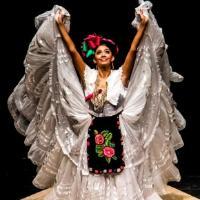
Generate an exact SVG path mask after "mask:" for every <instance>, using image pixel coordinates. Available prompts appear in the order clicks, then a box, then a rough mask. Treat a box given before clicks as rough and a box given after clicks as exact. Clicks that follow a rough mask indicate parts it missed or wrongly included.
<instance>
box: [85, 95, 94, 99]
mask: <svg viewBox="0 0 200 200" xmlns="http://www.w3.org/2000/svg"><path fill="white" fill-rule="evenodd" d="M93 96H94V94H93V93H90V94H89V95H87V96H86V97H85V101H89V100H90V99H92V98H93Z"/></svg>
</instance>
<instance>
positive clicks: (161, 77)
mask: <svg viewBox="0 0 200 200" xmlns="http://www.w3.org/2000/svg"><path fill="white" fill-rule="evenodd" d="M58 9H62V10H63V11H64V12H65V15H66V18H65V19H66V26H69V24H70V14H69V13H68V12H67V11H66V10H65V9H64V8H63V7H60V6H57V5H56V6H54V7H53V9H52V10H51V11H47V12H45V13H43V14H41V15H39V16H37V17H36V26H37V28H38V31H37V33H36V35H35V36H34V37H33V39H32V41H31V43H30V45H29V48H28V52H27V55H26V57H25V60H24V65H25V70H26V71H25V72H26V74H25V76H24V77H23V78H22V79H21V81H20V82H19V83H18V85H17V86H16V87H15V89H14V91H13V92H12V94H11V95H10V97H9V99H8V107H9V110H10V113H11V114H12V117H13V119H14V124H15V127H16V129H17V130H18V131H19V132H20V133H21V134H22V135H24V136H25V144H26V145H28V146H30V150H29V152H28V158H29V159H30V160H31V161H32V162H33V163H34V164H36V165H37V166H38V170H37V174H36V176H35V178H34V180H33V184H34V185H35V186H36V187H38V188H41V189H46V188H51V189H50V192H48V194H47V195H46V196H45V197H44V199H45V200H119V199H126V200H147V199H148V198H149V199H151V200H156V199H159V196H158V195H157V194H156V193H153V196H152V195H151V194H152V191H156V192H157V193H159V194H163V193H165V186H166V184H167V183H168V181H172V180H173V181H179V180H180V174H179V170H178V169H177V168H176V166H175V164H176V163H177V161H178V159H177V157H176V153H175V150H176V149H178V148H180V147H182V146H183V141H182V138H181V136H180V134H179V131H180V130H182V129H183V128H184V127H185V120H184V118H183V117H182V115H181V114H180V112H179V111H178V110H177V108H176V104H175V102H174V100H173V98H172V96H173V95H172V93H171V91H170V82H171V81H174V82H178V81H181V80H182V76H181V75H179V74H177V73H175V72H173V71H172V67H171V66H170V64H169V61H168V55H167V45H166V44H165V40H164V36H163V34H162V29H161V28H160V27H159V26H158V24H157V22H156V19H155V17H154V15H153V14H152V12H151V11H150V9H151V4H149V3H148V2H145V3H143V4H142V5H141V6H140V7H139V8H137V10H141V9H143V10H145V9H148V10H149V12H148V13H149V17H150V18H149V22H148V26H147V27H146V29H145V33H144V36H143V38H142V40H141V42H140V45H139V47H138V49H137V55H136V60H135V63H134V67H133V71H132V74H131V76H130V80H129V85H128V88H124V87H123V85H122V82H121V68H119V70H113V71H112V73H111V75H110V77H109V78H108V80H107V81H108V92H107V103H106V104H105V106H104V109H103V112H102V113H96V112H94V111H93V110H91V108H90V105H89V103H88V102H86V101H85V97H87V96H88V95H89V94H90V92H92V91H93V88H94V82H95V80H96V74H97V72H96V71H95V70H93V69H89V67H86V73H85V77H86V78H85V79H86V90H85V91H84V90H83V87H82V85H81V84H80V81H79V78H78V76H77V74H76V71H75V69H74V66H73V62H72V59H71V56H70V54H69V52H68V50H67V49H66V46H65V44H63V40H62V38H61V36H60V34H59V31H58V29H57V26H56V23H55V19H54V14H55V13H56V12H57V10H58ZM145 13H146V12H145ZM135 23H136V24H137V18H136V20H134V24H135ZM68 30H69V29H68ZM119 112H120V116H119V122H120V128H121V133H122V135H123V138H124V140H123V145H124V161H125V169H124V170H123V171H122V172H121V173H119V174H117V175H108V176H104V175H94V174H91V173H89V170H88V165H87V164H88V163H87V144H86V143H87V135H88V127H89V126H90V124H91V121H92V117H91V116H92V115H96V116H107V115H114V114H116V113H119Z"/></svg>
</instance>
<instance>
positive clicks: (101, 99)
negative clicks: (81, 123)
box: [91, 75, 108, 112]
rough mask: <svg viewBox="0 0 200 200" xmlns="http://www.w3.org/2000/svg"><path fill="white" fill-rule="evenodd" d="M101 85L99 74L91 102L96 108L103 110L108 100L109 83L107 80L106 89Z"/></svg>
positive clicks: (99, 110)
mask: <svg viewBox="0 0 200 200" xmlns="http://www.w3.org/2000/svg"><path fill="white" fill-rule="evenodd" d="M99 85H100V78H99V75H97V80H96V82H95V89H94V97H93V98H92V99H91V102H92V103H93V105H94V110H95V111H98V112H101V111H102V110H103V106H104V103H105V102H106V97H107V90H108V83H107V81H106V85H105V89H102V88H100V87H99Z"/></svg>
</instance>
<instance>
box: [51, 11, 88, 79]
mask: <svg viewBox="0 0 200 200" xmlns="http://www.w3.org/2000/svg"><path fill="white" fill-rule="evenodd" d="M55 20H56V22H57V25H58V29H59V31H60V33H61V35H62V38H63V40H64V42H65V44H66V46H67V48H68V50H69V53H70V55H71V56H72V61H73V64H74V67H75V68H76V70H77V71H78V73H79V75H80V78H81V80H82V81H83V80H84V70H85V62H84V61H83V59H82V57H81V55H80V54H79V52H78V51H77V49H76V46H75V44H74V42H73V41H72V39H71V37H70V36H69V34H68V32H67V30H66V28H65V25H64V23H63V15H62V13H61V12H60V11H58V12H57V13H56V15H55Z"/></svg>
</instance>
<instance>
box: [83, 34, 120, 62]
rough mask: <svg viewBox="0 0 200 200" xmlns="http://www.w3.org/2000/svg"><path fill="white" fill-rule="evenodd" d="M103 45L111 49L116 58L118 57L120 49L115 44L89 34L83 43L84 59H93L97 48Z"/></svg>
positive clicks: (99, 36)
mask: <svg viewBox="0 0 200 200" xmlns="http://www.w3.org/2000/svg"><path fill="white" fill-rule="evenodd" d="M103 44H105V45H106V46H108V47H109V48H110V50H111V51H112V53H113V55H114V56H116V55H117V53H118V51H119V49H118V46H117V45H116V43H115V42H113V41H112V40H111V39H107V38H104V37H102V36H101V35H97V34H95V33H94V34H89V35H88V36H87V37H86V38H84V40H83V42H82V46H81V50H82V55H83V57H86V58H88V59H93V57H94V54H95V50H96V48H97V47H98V46H100V45H103Z"/></svg>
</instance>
